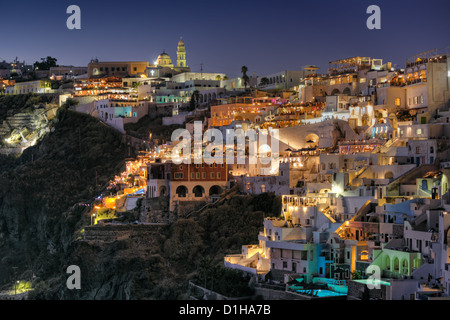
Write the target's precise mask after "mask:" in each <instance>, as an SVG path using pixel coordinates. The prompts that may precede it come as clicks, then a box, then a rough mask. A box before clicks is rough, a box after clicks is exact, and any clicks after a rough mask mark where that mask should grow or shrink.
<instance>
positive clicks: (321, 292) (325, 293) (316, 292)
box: [297, 289, 346, 298]
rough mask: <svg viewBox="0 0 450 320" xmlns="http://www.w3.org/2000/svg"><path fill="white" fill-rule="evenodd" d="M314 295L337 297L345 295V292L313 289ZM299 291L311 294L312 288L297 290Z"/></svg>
mask: <svg viewBox="0 0 450 320" xmlns="http://www.w3.org/2000/svg"><path fill="white" fill-rule="evenodd" d="M312 291H313V297H319V298H323V297H336V296H345V295H346V294H345V293H339V292H335V291H331V290H326V289H313V290H312ZM297 292H298V293H301V294H307V295H311V290H297Z"/></svg>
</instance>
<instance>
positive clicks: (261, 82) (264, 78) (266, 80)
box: [259, 77, 269, 86]
mask: <svg viewBox="0 0 450 320" xmlns="http://www.w3.org/2000/svg"><path fill="white" fill-rule="evenodd" d="M259 84H260V85H261V86H266V85H268V84H269V79H267V78H266V77H262V78H261V81H260V82H259Z"/></svg>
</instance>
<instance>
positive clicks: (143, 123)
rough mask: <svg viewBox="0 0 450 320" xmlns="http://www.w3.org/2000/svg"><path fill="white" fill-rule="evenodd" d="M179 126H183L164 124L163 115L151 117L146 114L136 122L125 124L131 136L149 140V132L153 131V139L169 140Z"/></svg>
mask: <svg viewBox="0 0 450 320" xmlns="http://www.w3.org/2000/svg"><path fill="white" fill-rule="evenodd" d="M178 128H181V126H180V125H177V124H174V125H170V126H165V125H163V124H162V116H159V117H157V118H150V117H149V116H148V115H146V116H144V117H142V118H141V119H139V121H138V122H136V123H127V124H125V130H126V131H127V133H128V134H130V135H131V136H134V137H136V138H139V139H147V140H148V137H149V132H151V133H152V139H157V140H159V141H160V142H166V141H169V140H170V139H171V136H172V132H173V131H174V130H175V129H178Z"/></svg>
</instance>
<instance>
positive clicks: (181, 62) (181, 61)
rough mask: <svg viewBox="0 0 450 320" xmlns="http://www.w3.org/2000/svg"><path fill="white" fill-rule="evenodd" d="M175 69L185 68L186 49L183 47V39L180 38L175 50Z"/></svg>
mask: <svg viewBox="0 0 450 320" xmlns="http://www.w3.org/2000/svg"><path fill="white" fill-rule="evenodd" d="M177 67H180V68H186V67H187V64H186V48H185V47H184V42H183V37H181V38H180V41H179V42H178V48H177Z"/></svg>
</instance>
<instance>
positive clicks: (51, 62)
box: [34, 56, 58, 70]
mask: <svg viewBox="0 0 450 320" xmlns="http://www.w3.org/2000/svg"><path fill="white" fill-rule="evenodd" d="M56 61H58V59H56V58H53V57H50V56H47V57H46V58H43V59H42V62H38V61H36V62H35V63H34V68H35V69H37V70H50V68H51V67H56Z"/></svg>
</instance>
